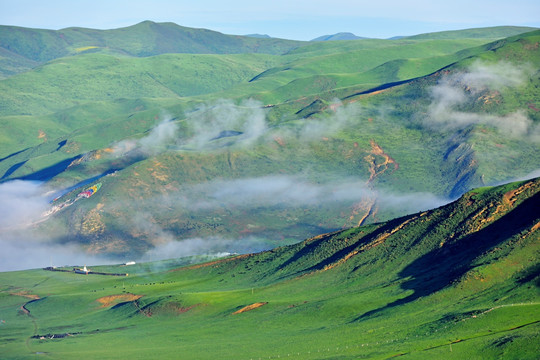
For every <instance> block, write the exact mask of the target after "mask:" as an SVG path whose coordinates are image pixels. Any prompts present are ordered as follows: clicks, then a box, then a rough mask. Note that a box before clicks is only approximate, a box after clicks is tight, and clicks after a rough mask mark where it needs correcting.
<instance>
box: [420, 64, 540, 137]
mask: <svg viewBox="0 0 540 360" xmlns="http://www.w3.org/2000/svg"><path fill="white" fill-rule="evenodd" d="M531 75H532V70H531V68H530V67H528V66H521V67H518V66H515V65H512V64H509V63H505V62H500V63H497V64H486V63H483V62H480V61H478V62H475V63H474V64H473V65H472V66H471V67H470V68H469V69H468V71H466V72H461V73H457V74H452V75H449V76H446V77H443V78H442V79H441V80H440V82H439V83H438V84H437V85H436V86H434V87H433V88H431V98H432V102H431V104H430V106H429V108H428V115H427V117H425V118H424V120H423V123H424V125H425V126H427V127H429V128H432V129H441V128H442V129H443V130H456V129H463V128H465V127H467V126H470V125H475V124H482V125H487V126H491V127H494V128H497V129H498V130H499V131H500V132H503V133H504V134H506V135H508V136H510V137H513V138H523V139H528V140H530V141H535V142H537V141H540V125H539V124H535V123H534V122H533V120H532V119H530V118H529V117H528V116H527V114H526V112H525V111H524V110H518V111H515V112H512V113H509V114H506V115H495V114H488V113H477V112H470V111H466V110H464V109H465V108H466V107H467V105H468V104H471V103H472V102H473V101H474V100H476V99H478V98H479V96H481V94H485V93H487V94H494V95H496V94H497V93H498V92H500V91H504V90H505V89H507V88H517V87H520V86H523V85H524V84H525V83H526V81H527V79H528V78H529V77H530V76H531ZM488 101H489V99H488Z"/></svg>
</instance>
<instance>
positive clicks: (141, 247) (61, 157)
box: [0, 29, 540, 258]
mask: <svg viewBox="0 0 540 360" xmlns="http://www.w3.org/2000/svg"><path fill="white" fill-rule="evenodd" d="M489 31H490V30H489V29H488V30H486V32H488V33H489ZM538 41H540V35H539V32H538V31H533V32H529V33H526V34H521V35H516V36H512V37H509V38H505V39H501V40H497V41H487V40H486V39H470V38H463V39H450V40H446V39H444V40H429V39H428V40H393V41H390V40H373V39H367V40H356V41H341V42H322V43H316V44H313V43H312V44H309V45H305V46H303V47H301V48H297V49H295V50H292V51H289V52H288V53H287V54H283V55H268V54H236V55H230V54H225V55H215V54H212V55H204V54H164V55H156V56H150V57H145V58H135V57H128V56H120V55H113V54H107V53H90V54H88V53H82V54H79V55H76V56H70V57H65V58H60V59H56V60H52V61H50V62H48V63H47V64H44V65H42V66H40V67H38V68H36V69H34V70H32V71H28V72H26V73H24V74H18V75H15V76H12V77H10V78H8V79H4V80H2V81H0V88H2V89H3V90H2V94H3V95H2V97H1V99H0V104H2V107H1V108H0V113H1V114H2V116H1V117H0V124H1V126H2V129H3V130H4V131H3V132H2V133H0V139H1V141H0V157H1V158H0V178H1V179H0V182H2V183H8V182H9V181H10V180H17V179H18V180H32V181H42V182H45V185H44V187H47V188H50V189H52V190H51V191H55V192H56V193H58V194H61V196H60V199H59V200H58V202H57V203H54V204H48V205H47V207H48V210H51V209H52V210H51V211H55V209H57V210H58V211H56V212H53V214H52V215H51V216H49V217H47V218H46V221H43V222H38V224H37V225H36V227H37V228H39V229H40V231H42V232H44V233H47V232H52V233H54V234H55V235H54V239H52V241H54V242H60V243H77V244H84V246H85V247H86V249H87V250H89V251H95V252H98V253H109V254H114V255H116V256H120V257H122V258H123V257H124V256H126V254H129V255H130V256H134V257H138V256H143V255H144V254H145V253H147V252H148V251H151V250H152V249H154V248H156V247H157V246H158V245H159V244H161V243H168V242H169V241H171V239H174V240H181V241H189V240H193V239H203V240H201V242H202V243H204V245H203V246H202V247H203V248H202V249H201V248H198V249H197V250H198V251H206V250H209V249H211V250H212V249H214V248H219V249H221V245H219V244H220V243H221V242H220V241H219V240H223V241H224V242H225V243H227V244H232V243H234V244H235V245H234V246H233V247H234V251H238V252H249V251H253V250H260V249H265V248H271V247H274V246H276V245H284V244H291V243H295V242H298V241H300V240H302V239H304V238H306V237H309V236H315V235H317V234H320V233H324V232H330V231H335V230H338V229H342V228H347V227H350V226H355V225H358V224H367V223H373V222H378V221H384V220H388V219H390V218H393V217H396V216H402V215H405V214H408V213H413V212H416V211H418V210H420V209H427V208H428V207H432V206H436V205H440V204H442V203H444V202H448V201H450V200H451V199H453V198H456V197H458V196H460V195H461V194H463V193H464V192H466V191H468V190H469V189H471V188H472V187H476V186H482V185H485V184H493V183H500V182H504V181H508V180H510V179H513V178H518V177H524V176H527V175H528V174H531V173H533V172H534V171H535V170H537V169H538V164H539V154H538V151H537V147H538V139H540V134H539V126H538V123H539V121H540V119H539V114H538V110H537V109H538V108H539V107H540V106H539V105H538V104H537V103H536V99H538V98H539V96H540V94H539V93H538V91H539V90H538V89H539V87H538V81H539V80H538V68H539V66H540V56H539V54H538V47H537V46H536V44H537V43H538ZM149 46H150V45H149ZM446 94H449V95H450V96H446ZM246 99H251V100H246ZM97 182H101V183H103V187H102V190H100V191H99V192H98V193H96V194H95V195H94V196H93V197H92V198H91V199H86V200H84V201H83V200H81V201H77V202H76V203H73V205H70V206H67V207H62V206H59V205H58V204H60V205H61V204H66V203H69V202H70V201H71V200H73V199H74V198H76V197H77V194H78V193H80V192H81V191H82V190H84V187H85V186H87V184H88V186H90V185H91V184H95V183H97ZM302 194H305V196H301V195H302ZM51 200H52V199H51ZM141 218H142V219H145V221H144V222H143V221H140V220H141ZM39 220H43V219H39ZM36 221H37V219H36ZM53 229H55V231H52V230H53ZM59 229H60V230H59ZM233 239H234V240H233ZM212 243H215V244H216V245H215V246H213V245H210V244H212ZM231 246H232V245H231ZM221 250H223V249H221ZM221 250H220V251H221Z"/></svg>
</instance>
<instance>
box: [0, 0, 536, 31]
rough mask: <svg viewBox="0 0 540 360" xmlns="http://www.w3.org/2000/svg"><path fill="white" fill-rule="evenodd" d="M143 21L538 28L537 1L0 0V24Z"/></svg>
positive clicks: (228, 27) (227, 26) (328, 27)
mask: <svg viewBox="0 0 540 360" xmlns="http://www.w3.org/2000/svg"><path fill="white" fill-rule="evenodd" d="M144 20H151V21H155V22H174V23H176V24H178V25H182V26H187V27H194V28H205V29H210V30H215V31H219V32H222V33H225V34H235V35H245V34H255V33H256V34H267V35H270V36H272V37H279V38H285V39H293V40H311V39H313V38H316V37H319V36H322V35H329V34H335V33H338V32H351V33H354V34H355V35H357V36H363V37H374V38H389V37H392V36H399V35H403V36H405V35H415V34H420V33H426V32H435V31H444V30H458V29H465V28H475V27H487V26H498V25H516V26H532V27H540V1H538V0H514V1H508V0H475V1H470V0H454V1H452V2H449V1H440V0H409V1H403V0H382V1H373V0H369V1H365V0H293V1H291V0H273V1H253V0H229V1H221V0H197V1H193V0H189V1H188V0H152V1H143V0H90V1H88V0H48V1H43V0H0V25H16V26H23V27H31V28H42V29H55V30H57V29H62V28H66V27H72V26H78V27H87V28H95V29H113V28H119V27H126V26H130V25H134V24H136V23H139V22H141V21H144Z"/></svg>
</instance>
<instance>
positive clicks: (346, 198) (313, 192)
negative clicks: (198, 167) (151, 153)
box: [160, 175, 449, 213]
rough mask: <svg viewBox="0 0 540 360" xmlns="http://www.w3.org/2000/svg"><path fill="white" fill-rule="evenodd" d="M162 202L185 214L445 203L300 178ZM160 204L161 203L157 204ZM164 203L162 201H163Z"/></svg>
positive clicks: (212, 189)
mask: <svg viewBox="0 0 540 360" xmlns="http://www.w3.org/2000/svg"><path fill="white" fill-rule="evenodd" d="M172 198H173V199H174V200H171V198H169V199H167V200H166V201H167V202H168V203H169V204H171V203H175V204H177V205H176V206H180V207H182V208H184V209H185V210H189V211H212V210H215V209H220V208H240V209H243V210H244V211H245V210H246V209H256V208H262V207H274V206H280V207H284V208H295V207H305V208H317V207H319V206H328V205H331V206H334V205H336V204H337V205H340V203H341V204H342V205H343V206H346V205H345V204H352V203H355V202H360V201H363V200H365V199H366V198H369V199H376V200H377V201H378V202H379V203H380V205H381V206H382V207H386V208H388V209H390V210H395V211H401V212H402V213H410V212H416V211H421V210H427V209H430V208H434V207H438V206H441V205H444V204H445V203H448V202H449V200H448V199H445V198H441V197H438V196H436V195H433V194H429V193H411V194H395V193H392V192H387V191H384V190H373V189H371V188H370V187H369V186H368V185H367V184H366V182H365V181H363V180H356V179H343V180H339V181H336V180H334V181H320V182H314V181H311V180H309V179H307V178H305V177H302V176H300V175H298V176H289V175H271V176H263V177H254V178H244V179H235V180H215V181H210V182H207V183H202V184H198V185H194V186H190V187H188V188H186V189H185V190H184V191H182V192H179V193H178V194H177V195H176V196H175V195H172ZM160 202H161V201H160ZM163 202H165V199H164V201H163Z"/></svg>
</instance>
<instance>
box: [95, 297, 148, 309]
mask: <svg viewBox="0 0 540 360" xmlns="http://www.w3.org/2000/svg"><path fill="white" fill-rule="evenodd" d="M142 297H143V296H142V295H135V294H119V295H109V296H103V297H100V298H99V299H97V300H96V301H97V302H98V303H100V304H101V307H103V308H104V307H109V306H112V305H116V304H118V303H121V302H125V301H135V300H139V299H140V298H142Z"/></svg>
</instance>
